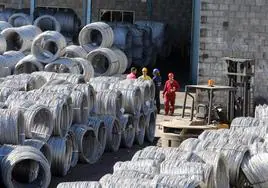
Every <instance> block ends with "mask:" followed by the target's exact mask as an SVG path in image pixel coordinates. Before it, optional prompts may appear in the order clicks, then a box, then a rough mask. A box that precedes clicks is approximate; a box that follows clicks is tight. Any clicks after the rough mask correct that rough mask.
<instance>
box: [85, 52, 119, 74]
mask: <svg viewBox="0 0 268 188" xmlns="http://www.w3.org/2000/svg"><path fill="white" fill-rule="evenodd" d="M87 60H88V61H90V62H91V64H92V66H93V68H94V72H95V75H96V76H112V75H114V74H117V73H118V71H119V68H120V63H119V59H118V56H117V54H116V53H115V52H114V51H113V50H111V49H109V48H97V49H96V50H93V51H91V52H90V53H89V54H88V55H87Z"/></svg>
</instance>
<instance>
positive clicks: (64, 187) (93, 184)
mask: <svg viewBox="0 0 268 188" xmlns="http://www.w3.org/2000/svg"><path fill="white" fill-rule="evenodd" d="M57 188H101V184H100V183H99V182H97V181H77V182H64V183H60V184H58V185H57Z"/></svg>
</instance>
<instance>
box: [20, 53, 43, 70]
mask: <svg viewBox="0 0 268 188" xmlns="http://www.w3.org/2000/svg"><path fill="white" fill-rule="evenodd" d="M42 70H44V65H43V64H42V63H41V62H39V61H37V60H36V58H35V57H34V56H33V55H27V56H25V57H24V58H22V59H21V60H20V61H19V62H18V63H17V64H16V66H15V74H21V73H32V72H35V71H42Z"/></svg>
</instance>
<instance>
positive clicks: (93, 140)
mask: <svg viewBox="0 0 268 188" xmlns="http://www.w3.org/2000/svg"><path fill="white" fill-rule="evenodd" d="M71 129H73V131H74V133H75V139H76V142H77V144H78V151H79V161H80V162H82V163H89V164H94V163H96V162H97V160H98V157H97V156H96V155H98V153H97V152H98V148H97V146H98V145H97V144H98V139H97V137H96V135H95V132H94V130H93V128H91V127H88V126H87V125H79V124H74V125H72V127H71Z"/></svg>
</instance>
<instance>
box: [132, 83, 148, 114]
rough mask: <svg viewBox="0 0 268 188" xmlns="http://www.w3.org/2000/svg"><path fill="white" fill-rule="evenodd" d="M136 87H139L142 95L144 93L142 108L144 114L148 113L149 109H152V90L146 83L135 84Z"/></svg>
mask: <svg viewBox="0 0 268 188" xmlns="http://www.w3.org/2000/svg"><path fill="white" fill-rule="evenodd" d="M134 85H135V86H138V87H139V88H140V89H141V93H142V97H141V98H142V101H143V103H142V107H141V110H142V112H143V113H145V114H146V113H148V111H149V109H150V108H151V103H150V99H151V92H150V88H149V85H148V84H146V83H144V82H134Z"/></svg>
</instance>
